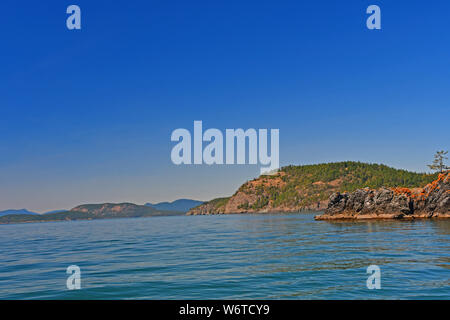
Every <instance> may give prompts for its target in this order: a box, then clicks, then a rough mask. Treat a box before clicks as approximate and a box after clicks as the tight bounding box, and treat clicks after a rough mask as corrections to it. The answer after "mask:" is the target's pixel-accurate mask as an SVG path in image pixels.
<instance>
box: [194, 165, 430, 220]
mask: <svg viewBox="0 0 450 320" xmlns="http://www.w3.org/2000/svg"><path fill="white" fill-rule="evenodd" d="M436 178H437V174H425V173H416V172H410V171H406V170H401V169H395V168H391V167H388V166H386V165H382V164H370V163H362V162H354V161H345V162H334V163H322V164H314V165H302V166H287V167H283V168H281V169H280V170H279V172H278V173H277V174H275V175H270V176H266V175H262V176H260V177H259V178H256V179H253V180H251V181H247V182H246V183H244V184H243V185H242V186H241V187H240V188H239V189H238V190H237V191H236V192H235V193H234V194H233V195H232V196H231V197H225V198H217V199H213V200H211V201H208V202H205V203H204V204H202V205H199V206H197V207H195V208H193V209H191V210H189V212H188V213H187V214H188V215H197V214H223V213H225V214H226V213H252V212H296V211H301V210H315V211H317V210H324V209H326V208H327V204H328V198H329V197H330V195H331V194H333V193H335V192H341V193H343V192H352V191H355V190H357V189H360V188H365V187H369V188H373V189H376V188H381V187H383V186H384V187H398V186H402V187H409V188H414V187H423V186H424V185H426V184H427V183H430V182H432V181H433V180H435V179H436Z"/></svg>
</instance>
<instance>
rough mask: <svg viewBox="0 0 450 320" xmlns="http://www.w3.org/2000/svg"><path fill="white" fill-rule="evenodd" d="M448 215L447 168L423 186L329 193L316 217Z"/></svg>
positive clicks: (449, 176)
mask: <svg viewBox="0 0 450 320" xmlns="http://www.w3.org/2000/svg"><path fill="white" fill-rule="evenodd" d="M416 218H450V171H448V172H446V173H442V174H439V176H438V178H437V179H436V180H434V181H433V182H431V183H429V184H427V185H426V186H425V187H424V188H412V189H409V188H404V187H396V188H387V187H382V188H379V189H376V190H373V189H369V188H363V189H358V190H356V191H354V192H345V193H340V192H336V193H333V194H332V195H331V196H330V198H329V202H328V207H327V209H326V210H325V213H324V214H323V215H319V216H316V217H315V219H316V220H339V219H416Z"/></svg>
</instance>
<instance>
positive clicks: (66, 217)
mask: <svg viewBox="0 0 450 320" xmlns="http://www.w3.org/2000/svg"><path fill="white" fill-rule="evenodd" d="M182 214H184V213H183V212H178V211H164V210H157V209H155V208H152V207H149V206H142V205H137V204H134V203H101V204H84V205H79V206H77V207H75V208H73V209H70V210H68V211H61V212H56V213H46V214H40V215H39V214H8V215H4V216H1V217H0V224H5V223H24V222H45V221H70V220H94V219H112V218H136V217H155V216H173V215H182Z"/></svg>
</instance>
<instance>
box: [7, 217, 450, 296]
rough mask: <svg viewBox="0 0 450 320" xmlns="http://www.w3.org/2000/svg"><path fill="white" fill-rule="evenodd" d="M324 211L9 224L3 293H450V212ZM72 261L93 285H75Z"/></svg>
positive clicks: (84, 277)
mask: <svg viewBox="0 0 450 320" xmlns="http://www.w3.org/2000/svg"><path fill="white" fill-rule="evenodd" d="M313 216H314V215H313V214H259V215H258V214H256V215H225V216H193V217H192V216H189V217H188V216H177V217H155V218H137V219H117V220H94V221H77V222H52V223H35V224H17V225H0V243H1V250H0V299H374V298H382V299H387V298H394V299H397V298H399V299H450V221H413V222H403V221H372V222H325V221H314V220H313ZM72 264H75V265H78V266H79V267H80V268H81V287H82V288H81V290H67V288H66V279H67V277H68V275H67V274H66V268H67V267H68V266H69V265H72ZM371 264H376V265H378V266H379V267H380V268H381V289H380V290H368V289H367V287H366V279H367V277H368V274H366V268H367V267H368V266H369V265H371Z"/></svg>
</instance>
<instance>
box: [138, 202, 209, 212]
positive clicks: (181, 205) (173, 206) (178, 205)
mask: <svg viewBox="0 0 450 320" xmlns="http://www.w3.org/2000/svg"><path fill="white" fill-rule="evenodd" d="M202 203H204V201H198V200H192V199H178V200H175V201H172V202H159V203H146V204H145V205H146V206H148V207H152V208H155V209H158V210H169V211H181V212H188V211H189V210H190V209H192V208H194V207H196V206H199V205H201V204H202Z"/></svg>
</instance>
